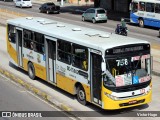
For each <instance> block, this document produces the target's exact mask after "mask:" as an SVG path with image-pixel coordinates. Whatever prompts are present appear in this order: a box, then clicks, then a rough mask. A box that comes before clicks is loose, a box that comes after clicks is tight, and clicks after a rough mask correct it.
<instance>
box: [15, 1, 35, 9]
mask: <svg viewBox="0 0 160 120" xmlns="http://www.w3.org/2000/svg"><path fill="white" fill-rule="evenodd" d="M14 2H15V6H16V7H21V8H22V7H30V8H31V7H32V2H31V0H15V1H14Z"/></svg>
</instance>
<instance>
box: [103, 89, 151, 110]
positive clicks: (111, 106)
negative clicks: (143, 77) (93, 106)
mask: <svg viewBox="0 0 160 120" xmlns="http://www.w3.org/2000/svg"><path fill="white" fill-rule="evenodd" d="M143 100H145V101H144V102H142V103H141V101H143ZM151 100H152V91H150V92H149V93H148V94H147V95H144V96H140V97H136V98H129V99H126V100H121V101H114V100H112V99H110V98H108V97H107V96H105V95H103V105H104V106H103V109H106V110H115V109H122V108H129V107H133V106H139V105H143V104H147V103H150V102H151ZM131 101H139V102H140V103H137V104H133V105H129V104H128V103H129V102H131ZM120 104H128V105H126V106H125V105H124V106H122V107H120Z"/></svg>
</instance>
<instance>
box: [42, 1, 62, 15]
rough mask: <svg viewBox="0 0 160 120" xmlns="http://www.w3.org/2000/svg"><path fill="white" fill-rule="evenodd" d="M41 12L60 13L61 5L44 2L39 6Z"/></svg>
mask: <svg viewBox="0 0 160 120" xmlns="http://www.w3.org/2000/svg"><path fill="white" fill-rule="evenodd" d="M39 10H40V12H45V13H47V14H49V13H58V14H59V12H60V6H58V5H55V4H54V3H53V2H48V3H44V4H42V5H41V7H40V8H39Z"/></svg>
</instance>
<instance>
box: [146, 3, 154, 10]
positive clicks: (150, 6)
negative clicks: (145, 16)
mask: <svg viewBox="0 0 160 120" xmlns="http://www.w3.org/2000/svg"><path fill="white" fill-rule="evenodd" d="M146 12H154V3H146Z"/></svg>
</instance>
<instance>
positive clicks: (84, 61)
mask: <svg viewBox="0 0 160 120" xmlns="http://www.w3.org/2000/svg"><path fill="white" fill-rule="evenodd" d="M72 65H73V66H75V67H77V68H80V69H82V70H85V71H87V70H88V49H87V48H86V47H83V46H80V45H76V44H73V55H72Z"/></svg>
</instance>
